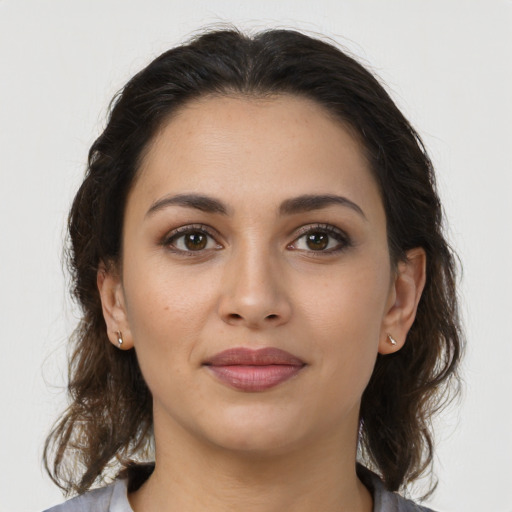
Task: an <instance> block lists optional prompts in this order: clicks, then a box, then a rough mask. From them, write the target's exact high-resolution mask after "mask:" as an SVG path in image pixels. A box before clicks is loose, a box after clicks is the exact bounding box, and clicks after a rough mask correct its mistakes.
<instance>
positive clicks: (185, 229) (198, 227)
mask: <svg viewBox="0 0 512 512" xmlns="http://www.w3.org/2000/svg"><path fill="white" fill-rule="evenodd" d="M194 232H201V233H204V234H205V235H207V236H208V237H210V238H211V239H212V240H214V242H215V244H216V247H215V248H214V249H211V248H210V249H201V250H198V251H187V250H183V249H178V248H177V247H176V246H174V245H173V244H172V242H173V241H174V240H178V239H179V238H181V237H182V236H184V235H186V234H187V233H194ZM219 238H220V235H219V233H218V232H217V230H215V229H213V228H212V227H211V226H207V225H205V224H186V225H184V226H179V227H177V228H175V229H172V230H171V231H170V232H168V233H166V234H165V235H164V237H163V238H162V240H161V244H162V245H163V246H165V247H166V248H167V249H168V250H169V251H172V252H174V253H176V254H183V255H186V256H193V255H194V254H195V255H199V254H204V253H205V252H207V251H211V250H218V249H221V248H222V247H223V246H222V244H221V243H220V242H219V241H218V239H219Z"/></svg>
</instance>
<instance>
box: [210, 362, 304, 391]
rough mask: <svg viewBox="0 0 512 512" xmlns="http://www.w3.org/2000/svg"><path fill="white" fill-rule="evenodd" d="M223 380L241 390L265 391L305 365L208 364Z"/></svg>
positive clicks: (292, 375)
mask: <svg viewBox="0 0 512 512" xmlns="http://www.w3.org/2000/svg"><path fill="white" fill-rule="evenodd" d="M207 368H208V369H209V371H210V372H212V373H213V374H214V375H215V377H217V378H218V379H219V380H220V381H221V382H223V383H224V384H227V385H228V386H230V387H232V388H235V389H239V390H241V391H265V390H267V389H270V388H273V387H275V386H277V385H278V384H281V383H282V382H284V381H286V380H288V379H291V378H292V377H294V376H295V375H297V374H298V373H299V372H300V371H301V370H302V368H304V367H303V366H297V365H284V364H283V365H281V364H271V365H264V366H256V365H254V366H252V365H251V366H249V365H248V366H244V365H228V366H208V367H207Z"/></svg>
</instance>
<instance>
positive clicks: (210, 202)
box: [146, 194, 229, 217]
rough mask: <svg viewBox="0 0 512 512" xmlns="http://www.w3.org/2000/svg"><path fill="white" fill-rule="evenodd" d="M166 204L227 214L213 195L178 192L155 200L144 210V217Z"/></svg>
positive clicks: (226, 210)
mask: <svg viewBox="0 0 512 512" xmlns="http://www.w3.org/2000/svg"><path fill="white" fill-rule="evenodd" d="M168 206H184V207H185V208H195V209H196V210H201V211H202V212H207V213H220V214H221V215H227V214H228V211H229V209H228V208H227V207H226V206H225V205H224V204H223V203H222V202H221V201H219V200H218V199H214V198H213V197H208V196H204V195H201V194H178V195H176V196H166V197H163V198H162V199H159V200H158V201H155V202H154V203H153V204H152V205H151V207H150V208H149V210H148V211H147V212H146V217H148V216H149V215H151V214H153V213H155V212H157V211H159V210H162V209H164V208H167V207H168Z"/></svg>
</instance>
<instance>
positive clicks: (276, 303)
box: [218, 248, 292, 330]
mask: <svg viewBox="0 0 512 512" xmlns="http://www.w3.org/2000/svg"><path fill="white" fill-rule="evenodd" d="M277 259H278V258H272V257H271V255H270V253H269V251H268V250H266V251H265V250H258V249H256V248H255V249H252V250H251V249H249V248H247V249H240V250H239V251H237V252H236V253H234V254H233V257H232V258H230V259H229V262H228V263H227V264H226V268H225V272H224V276H223V283H222V293H221V297H220V300H219V308H218V312H219V316H220V317H221V318H222V320H223V321H224V322H226V323H227V324H229V325H239V326H245V327H247V328H249V329H253V330H258V329H264V328H268V327H277V326H279V325H283V324H285V323H287V322H288V321H289V319H290V317H291V313H292V307H291V303H290V301H289V298H288V293H287V292H288V291H289V290H287V286H286V282H285V277H284V274H283V272H282V269H280V268H279V263H278V261H277Z"/></svg>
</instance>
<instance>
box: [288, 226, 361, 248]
mask: <svg viewBox="0 0 512 512" xmlns="http://www.w3.org/2000/svg"><path fill="white" fill-rule="evenodd" d="M350 245H351V242H350V238H349V237H348V235H346V234H345V233H344V232H343V231H341V230H340V229H339V228H336V227H334V226H331V225H329V224H322V225H318V226H311V227H310V228H309V229H307V227H306V226H305V228H304V232H303V234H302V235H301V236H299V237H298V238H297V239H295V240H294V241H293V243H291V244H290V245H289V246H288V248H289V249H295V250H299V251H305V252H317V253H323V254H334V253H336V252H339V251H342V250H343V249H346V248H348V247H349V246H350Z"/></svg>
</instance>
